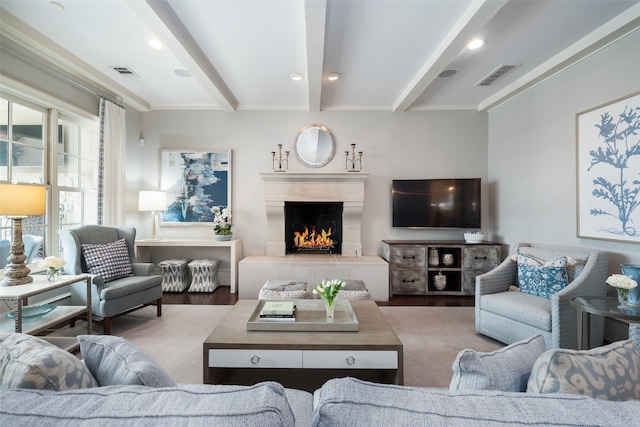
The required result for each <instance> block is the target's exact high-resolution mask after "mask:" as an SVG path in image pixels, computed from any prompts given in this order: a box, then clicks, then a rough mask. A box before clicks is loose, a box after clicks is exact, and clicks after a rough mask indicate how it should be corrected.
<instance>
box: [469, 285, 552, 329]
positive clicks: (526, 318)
mask: <svg viewBox="0 0 640 427" xmlns="http://www.w3.org/2000/svg"><path fill="white" fill-rule="evenodd" d="M480 309H481V310H482V311H487V312H489V313H493V314H496V315H498V316H501V317H504V318H507V319H517V321H518V322H520V323H524V324H526V325H529V326H533V327H534V328H537V329H541V330H543V331H547V332H550V331H551V300H550V299H547V298H540V297H538V296H535V295H531V294H527V293H524V292H498V293H495V294H487V295H483V296H482V298H481V299H480Z"/></svg>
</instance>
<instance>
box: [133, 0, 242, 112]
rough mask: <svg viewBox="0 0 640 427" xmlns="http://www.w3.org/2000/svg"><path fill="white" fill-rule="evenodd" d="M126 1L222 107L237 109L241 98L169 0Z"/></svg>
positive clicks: (225, 109) (230, 109) (229, 109)
mask: <svg viewBox="0 0 640 427" xmlns="http://www.w3.org/2000/svg"><path fill="white" fill-rule="evenodd" d="M126 3H127V5H129V6H130V7H131V8H132V10H133V11H135V12H136V13H137V14H138V16H140V18H141V19H142V20H143V21H144V22H145V23H146V24H147V25H149V27H150V29H151V30H152V31H153V32H154V33H155V34H156V35H157V36H158V37H159V38H160V39H161V40H162V42H163V43H164V44H165V46H167V49H168V50H169V51H170V52H171V53H172V54H173V55H174V56H175V57H176V59H177V60H178V61H179V62H180V63H181V64H182V65H183V66H184V67H185V68H186V69H187V70H189V72H190V73H191V75H192V76H193V77H194V78H195V79H196V81H197V82H198V83H199V84H200V85H201V86H202V87H203V89H204V90H205V91H206V92H207V93H208V94H209V95H210V96H211V97H212V98H213V99H214V100H215V102H216V103H217V104H218V105H219V106H220V108H222V109H223V110H224V111H235V110H236V109H237V108H238V100H237V99H236V98H235V96H234V95H233V93H231V90H230V89H229V88H228V87H227V85H226V83H225V82H224V81H223V80H222V77H220V74H219V73H218V71H217V70H216V69H215V67H214V66H213V65H212V64H211V62H210V61H209V58H207V56H206V55H205V53H204V52H203V51H202V49H201V48H200V46H198V43H196V41H195V40H194V39H193V36H192V35H191V33H189V30H188V29H187V28H186V27H185V26H184V24H183V23H182V21H181V20H180V18H178V16H177V15H176V13H175V12H174V11H173V9H171V6H170V5H169V4H168V3H167V2H166V0H147V1H145V2H140V1H128V2H126Z"/></svg>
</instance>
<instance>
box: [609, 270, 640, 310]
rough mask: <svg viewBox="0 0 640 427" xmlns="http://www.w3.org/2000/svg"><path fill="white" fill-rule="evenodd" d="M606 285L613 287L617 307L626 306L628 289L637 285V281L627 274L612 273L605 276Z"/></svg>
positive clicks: (627, 304) (627, 303)
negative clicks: (617, 303) (615, 293)
mask: <svg viewBox="0 0 640 427" xmlns="http://www.w3.org/2000/svg"><path fill="white" fill-rule="evenodd" d="M606 283H607V285H609V286H612V287H613V288H615V290H616V292H617V293H618V302H619V303H620V306H619V308H626V307H628V306H629V291H630V290H631V289H634V288H635V287H636V286H638V282H636V281H635V280H633V279H632V278H631V277H629V276H625V275H624V274H612V275H611V276H609V277H608V278H607V281H606Z"/></svg>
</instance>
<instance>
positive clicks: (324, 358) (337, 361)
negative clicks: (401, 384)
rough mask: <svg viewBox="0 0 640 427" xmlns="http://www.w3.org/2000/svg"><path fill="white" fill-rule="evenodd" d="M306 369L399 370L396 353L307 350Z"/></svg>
mask: <svg viewBox="0 0 640 427" xmlns="http://www.w3.org/2000/svg"><path fill="white" fill-rule="evenodd" d="M302 361H303V365H304V367H305V369H398V353H397V352H395V351H349V350H305V351H304V353H303V355H302Z"/></svg>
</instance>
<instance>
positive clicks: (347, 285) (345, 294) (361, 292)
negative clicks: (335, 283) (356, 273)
mask: <svg viewBox="0 0 640 427" xmlns="http://www.w3.org/2000/svg"><path fill="white" fill-rule="evenodd" d="M338 298H342V299H370V298H371V293H370V292H369V289H367V286H366V285H365V284H364V282H363V281H362V280H344V286H343V287H342V288H340V291H339V292H338Z"/></svg>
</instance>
